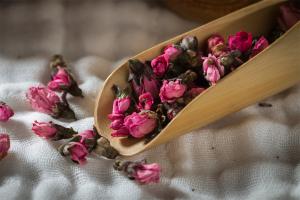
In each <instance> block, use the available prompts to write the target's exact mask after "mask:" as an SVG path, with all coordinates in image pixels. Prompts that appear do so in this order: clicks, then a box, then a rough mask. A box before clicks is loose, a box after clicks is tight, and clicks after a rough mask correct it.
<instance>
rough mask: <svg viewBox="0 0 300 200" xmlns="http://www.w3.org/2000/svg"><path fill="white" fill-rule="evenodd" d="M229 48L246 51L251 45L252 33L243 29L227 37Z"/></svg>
mask: <svg viewBox="0 0 300 200" xmlns="http://www.w3.org/2000/svg"><path fill="white" fill-rule="evenodd" d="M228 44H229V48H230V50H236V49H238V50H240V51H241V52H242V53H244V52H246V51H248V50H249V49H250V48H251V46H252V34H251V33H247V32H245V31H241V32H237V33H236V34H235V35H230V36H229V37H228Z"/></svg>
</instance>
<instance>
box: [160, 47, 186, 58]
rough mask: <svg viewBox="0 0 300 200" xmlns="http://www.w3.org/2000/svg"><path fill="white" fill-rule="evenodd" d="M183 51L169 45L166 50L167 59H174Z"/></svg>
mask: <svg viewBox="0 0 300 200" xmlns="http://www.w3.org/2000/svg"><path fill="white" fill-rule="evenodd" d="M181 53H182V51H181V49H179V48H176V47H174V45H168V46H167V47H166V48H165V50H164V57H165V59H166V60H167V61H174V60H175V59H176V58H177V57H178V56H179V55H180V54H181Z"/></svg>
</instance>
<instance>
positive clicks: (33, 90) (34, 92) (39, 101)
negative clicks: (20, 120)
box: [26, 86, 61, 115]
mask: <svg viewBox="0 0 300 200" xmlns="http://www.w3.org/2000/svg"><path fill="white" fill-rule="evenodd" d="M26 97H27V99H28V100H29V102H30V104H31V106H32V108H33V109H34V110H36V111H39V112H43V113H46V114H50V115H56V114H57V112H58V108H57V105H58V104H59V103H60V102H61V101H60V98H59V97H58V96H57V95H56V94H55V92H53V91H51V90H49V89H48V88H46V87H44V86H38V87H30V88H29V90H28V92H27V93H26Z"/></svg>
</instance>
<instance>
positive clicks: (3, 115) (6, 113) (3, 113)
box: [0, 101, 14, 122]
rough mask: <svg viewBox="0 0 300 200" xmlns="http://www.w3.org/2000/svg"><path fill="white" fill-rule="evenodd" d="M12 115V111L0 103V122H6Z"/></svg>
mask: <svg viewBox="0 0 300 200" xmlns="http://www.w3.org/2000/svg"><path fill="white" fill-rule="evenodd" d="M13 115H14V111H13V110H12V109H11V107H9V106H8V105H7V104H5V103H4V102H1V101H0V121H1V122H6V121H8V120H9V118H10V117H12V116H13Z"/></svg>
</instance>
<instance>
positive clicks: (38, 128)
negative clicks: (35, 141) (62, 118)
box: [32, 121, 57, 139]
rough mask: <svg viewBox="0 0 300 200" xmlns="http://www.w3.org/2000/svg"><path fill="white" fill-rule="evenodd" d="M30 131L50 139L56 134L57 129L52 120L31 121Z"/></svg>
mask: <svg viewBox="0 0 300 200" xmlns="http://www.w3.org/2000/svg"><path fill="white" fill-rule="evenodd" d="M32 131H33V132H34V133H35V134H36V135H38V136H40V137H43V138H46V139H52V138H54V137H55V136H56V134H57V129H56V128H55V126H54V124H53V123H52V122H37V121H34V123H32Z"/></svg>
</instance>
